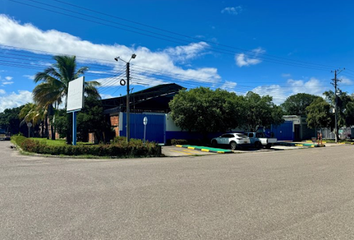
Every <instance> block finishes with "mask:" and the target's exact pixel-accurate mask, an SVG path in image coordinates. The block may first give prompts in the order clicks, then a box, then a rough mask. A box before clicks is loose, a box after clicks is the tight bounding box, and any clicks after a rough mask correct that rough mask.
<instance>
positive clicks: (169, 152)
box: [162, 146, 308, 157]
mask: <svg viewBox="0 0 354 240" xmlns="http://www.w3.org/2000/svg"><path fill="white" fill-rule="evenodd" d="M301 148H308V147H303V146H272V147H271V148H270V149H265V148H263V149H255V148H250V149H240V150H234V151H233V152H234V153H254V152H272V151H281V150H292V149H301ZM228 150H229V149H228ZM162 154H163V155H165V156H166V157H182V156H184V157H185V156H202V155H210V154H217V153H212V152H203V151H199V150H193V149H188V148H180V147H176V146H162Z"/></svg>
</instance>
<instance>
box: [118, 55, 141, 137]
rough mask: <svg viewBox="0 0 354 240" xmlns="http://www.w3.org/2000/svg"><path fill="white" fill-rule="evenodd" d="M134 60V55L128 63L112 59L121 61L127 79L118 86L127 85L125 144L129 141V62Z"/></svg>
mask: <svg viewBox="0 0 354 240" xmlns="http://www.w3.org/2000/svg"><path fill="white" fill-rule="evenodd" d="M134 58H136V54H135V53H134V54H132V56H131V57H130V59H129V61H128V62H127V61H124V60H123V59H122V58H120V57H116V58H114V60H116V61H117V62H118V60H119V59H120V60H122V61H123V62H125V63H126V65H125V66H126V70H125V74H126V77H127V82H126V83H124V80H122V81H121V82H120V84H121V85H122V86H123V85H124V84H127V99H126V120H127V128H126V130H127V131H126V138H127V142H129V141H130V104H129V103H130V96H129V93H130V89H129V81H130V61H131V60H132V59H134Z"/></svg>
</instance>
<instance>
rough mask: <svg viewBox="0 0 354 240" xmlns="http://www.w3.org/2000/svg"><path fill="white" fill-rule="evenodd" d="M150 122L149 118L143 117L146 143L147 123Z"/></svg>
mask: <svg viewBox="0 0 354 240" xmlns="http://www.w3.org/2000/svg"><path fill="white" fill-rule="evenodd" d="M147 123H148V118H147V117H144V119H143V124H144V143H145V139H146V125H147Z"/></svg>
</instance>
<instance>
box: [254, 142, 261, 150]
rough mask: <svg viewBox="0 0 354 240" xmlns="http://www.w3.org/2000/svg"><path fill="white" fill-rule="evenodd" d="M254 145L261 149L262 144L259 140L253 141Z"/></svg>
mask: <svg viewBox="0 0 354 240" xmlns="http://www.w3.org/2000/svg"><path fill="white" fill-rule="evenodd" d="M254 146H255V148H257V149H261V148H262V144H261V143H260V142H255V143H254Z"/></svg>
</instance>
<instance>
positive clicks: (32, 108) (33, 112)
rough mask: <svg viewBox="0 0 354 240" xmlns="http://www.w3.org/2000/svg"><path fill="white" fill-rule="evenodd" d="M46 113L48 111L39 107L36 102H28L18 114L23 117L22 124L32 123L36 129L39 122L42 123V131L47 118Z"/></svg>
mask: <svg viewBox="0 0 354 240" xmlns="http://www.w3.org/2000/svg"><path fill="white" fill-rule="evenodd" d="M45 115H46V113H45V111H44V110H43V108H38V106H37V105H36V104H34V103H27V104H26V105H24V106H23V108H22V109H21V111H20V113H19V114H18V116H19V118H20V119H22V121H21V122H20V126H22V125H24V124H27V123H31V124H32V128H33V129H35V127H36V126H37V125H38V124H40V123H42V131H44V121H43V120H44V119H45ZM46 131H47V130H46ZM42 136H43V132H42Z"/></svg>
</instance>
